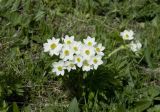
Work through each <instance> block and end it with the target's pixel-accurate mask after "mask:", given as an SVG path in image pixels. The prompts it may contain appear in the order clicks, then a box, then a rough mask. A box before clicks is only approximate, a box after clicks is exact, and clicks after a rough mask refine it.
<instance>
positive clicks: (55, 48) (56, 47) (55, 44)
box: [43, 37, 62, 56]
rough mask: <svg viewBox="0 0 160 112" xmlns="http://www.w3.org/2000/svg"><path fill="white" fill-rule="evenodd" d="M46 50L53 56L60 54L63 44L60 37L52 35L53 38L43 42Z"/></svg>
mask: <svg viewBox="0 0 160 112" xmlns="http://www.w3.org/2000/svg"><path fill="white" fill-rule="evenodd" d="M43 48H44V52H49V54H50V55H51V56H53V55H54V54H55V55H59V52H60V50H61V48H62V44H60V43H59V39H55V38H54V37H52V39H48V40H47V43H44V44H43Z"/></svg>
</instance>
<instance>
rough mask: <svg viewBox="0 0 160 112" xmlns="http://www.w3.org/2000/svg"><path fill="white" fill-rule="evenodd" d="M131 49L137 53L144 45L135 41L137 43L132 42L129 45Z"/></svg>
mask: <svg viewBox="0 0 160 112" xmlns="http://www.w3.org/2000/svg"><path fill="white" fill-rule="evenodd" d="M129 47H130V48H131V50H132V51H133V52H137V51H139V50H140V49H141V47H142V44H141V43H140V42H139V41H135V42H133V41H132V42H131V43H130V44H129Z"/></svg>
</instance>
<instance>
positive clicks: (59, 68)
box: [52, 61, 65, 76]
mask: <svg viewBox="0 0 160 112" xmlns="http://www.w3.org/2000/svg"><path fill="white" fill-rule="evenodd" d="M52 66H53V69H52V72H55V73H56V75H58V76H59V75H64V69H65V66H64V62H63V61H59V62H54V63H53V64H52Z"/></svg>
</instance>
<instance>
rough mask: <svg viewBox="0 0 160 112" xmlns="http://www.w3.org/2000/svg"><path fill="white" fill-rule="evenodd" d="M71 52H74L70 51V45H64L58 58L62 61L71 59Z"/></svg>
mask: <svg viewBox="0 0 160 112" xmlns="http://www.w3.org/2000/svg"><path fill="white" fill-rule="evenodd" d="M73 53H74V52H73V51H72V49H71V48H70V46H68V45H65V46H63V48H62V52H61V54H60V58H61V59H63V60H64V61H67V60H73Z"/></svg>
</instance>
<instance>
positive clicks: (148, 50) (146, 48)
mask: <svg viewBox="0 0 160 112" xmlns="http://www.w3.org/2000/svg"><path fill="white" fill-rule="evenodd" d="M144 55H145V59H146V62H147V64H148V66H149V67H150V68H153V64H152V60H151V52H150V49H149V47H148V42H147V40H146V41H145V51H144Z"/></svg>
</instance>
